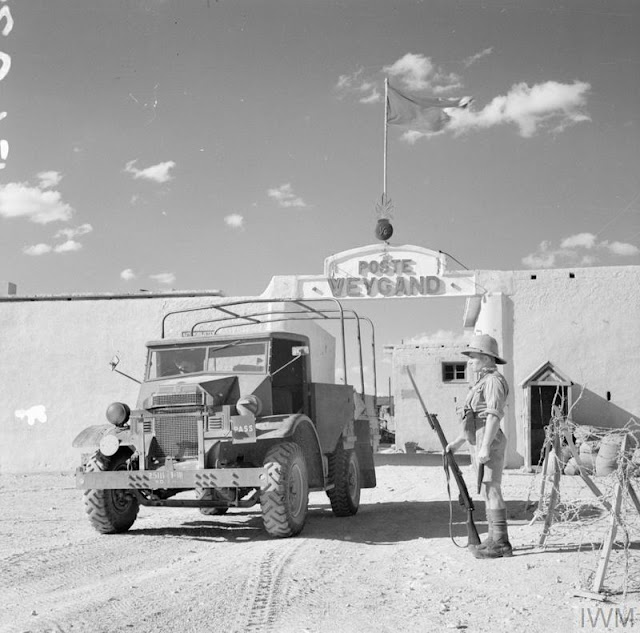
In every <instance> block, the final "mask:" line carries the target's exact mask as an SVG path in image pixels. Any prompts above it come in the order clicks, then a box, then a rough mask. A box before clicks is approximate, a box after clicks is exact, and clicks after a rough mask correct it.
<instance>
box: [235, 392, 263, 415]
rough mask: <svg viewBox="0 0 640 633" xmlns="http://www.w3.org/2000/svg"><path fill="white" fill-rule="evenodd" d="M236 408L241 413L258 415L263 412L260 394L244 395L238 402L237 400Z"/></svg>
mask: <svg viewBox="0 0 640 633" xmlns="http://www.w3.org/2000/svg"><path fill="white" fill-rule="evenodd" d="M236 410H237V411H238V413H239V414H240V415H247V414H249V413H250V414H252V415H254V416H256V417H258V416H259V415H260V413H262V402H261V401H260V398H258V396H256V395H254V394H251V395H249V396H242V397H241V398H240V399H239V400H238V402H236Z"/></svg>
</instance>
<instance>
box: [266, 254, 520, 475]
mask: <svg viewBox="0 0 640 633" xmlns="http://www.w3.org/2000/svg"><path fill="white" fill-rule="evenodd" d="M476 277H477V273H476V272H475V271H470V270H459V269H451V268H449V266H448V257H447V255H446V254H444V253H442V252H438V251H433V250H430V249H427V248H423V247H420V246H415V245H404V246H391V245H389V244H386V243H385V244H373V245H368V246H363V247H360V248H354V249H350V250H347V251H343V252H341V253H337V254H335V255H331V256H330V257H327V258H326V259H325V262H324V270H323V272H322V274H316V275H288V276H277V277H274V278H273V279H272V280H271V283H270V284H269V286H268V288H267V289H266V291H265V292H264V293H263V294H262V298H265V299H266V298H283V297H289V298H295V299H319V298H330V297H333V298H337V299H341V300H359V301H365V302H366V301H381V300H393V299H400V298H402V299H407V298H410V299H416V300H417V299H423V300H425V299H426V300H434V299H435V298H439V297H458V298H466V306H465V310H464V316H463V322H462V326H463V327H464V328H465V330H467V331H468V332H470V333H472V332H474V331H482V332H484V333H487V334H491V335H492V336H494V337H495V338H496V339H497V340H498V342H499V344H500V346H501V349H506V350H507V352H508V351H509V350H510V349H511V347H512V346H511V341H510V340H505V339H507V338H508V337H509V336H510V333H511V328H510V327H509V326H508V323H509V319H508V318H505V315H504V311H505V305H504V302H503V297H502V293H501V292H498V293H491V292H489V291H488V290H487V288H486V287H485V286H484V285H480V284H479V283H478V282H477V279H476ZM409 309H410V308H409ZM481 313H482V318H480V317H481ZM503 324H505V325H506V328H505V327H503ZM505 329H506V332H505ZM412 351H413V350H412ZM450 352H451V354H452V355H453V356H452V359H453V360H454V361H455V360H458V362H459V363H465V361H464V357H462V356H459V350H453V349H452V350H450ZM428 357H429V355H428V354H421V351H420V350H419V349H417V350H415V351H414V352H413V354H412V358H411V359H410V360H409V361H408V362H403V363H395V362H394V363H393V370H392V371H393V377H392V383H393V385H394V387H393V393H394V399H395V401H396V403H397V404H398V405H399V406H397V407H396V412H397V415H396V438H397V439H398V440H399V441H398V443H399V444H401V445H402V444H404V443H405V441H414V440H417V443H418V444H420V446H422V447H424V448H426V449H428V450H439V445H438V440H437V438H436V437H435V436H433V433H432V431H431V430H430V429H428V428H427V427H426V425H425V423H424V420H423V419H422V418H423V414H422V412H421V410H420V409H419V407H418V403H417V400H416V399H415V396H414V394H413V391H412V389H411V385H410V384H409V382H408V377H407V375H406V372H405V371H403V368H404V367H407V366H409V367H412V369H414V370H416V371H417V375H418V381H419V382H420V381H421V374H422V382H423V384H424V386H425V396H426V398H427V399H428V400H429V398H430V385H431V379H430V378H427V376H428V371H427V370H426V369H425V368H421V367H420V359H421V358H422V359H423V360H425V361H427V360H429V358H428ZM430 360H432V361H433V362H438V363H439V362H440V361H439V359H430ZM444 365H446V363H443V372H445V371H446V368H444ZM505 373H506V374H507V379H508V380H509V381H510V382H512V379H513V376H512V375H511V369H510V368H506V372H505ZM445 382H447V383H448V384H447V385H446V386H445V390H446V393H445V394H443V393H441V392H439V391H438V392H435V391H431V396H433V397H435V398H436V402H438V403H439V406H440V407H443V408H446V411H445V410H442V411H440V413H441V416H442V418H441V422H442V423H443V427H444V428H445V433H447V435H453V434H454V433H456V432H457V428H456V425H457V421H456V419H455V402H456V400H457V399H458V398H460V397H461V396H462V397H464V393H465V392H466V388H467V387H468V386H469V384H468V378H467V379H465V380H458V381H455V380H454V381H447V380H446V379H445ZM465 383H466V384H465ZM445 398H446V404H445V402H444V399H445ZM512 398H513V396H511V400H512ZM512 412H513V406H512V407H511V412H510V413H507V416H506V419H505V423H504V424H505V427H506V429H505V430H507V432H508V435H510V436H511V440H510V450H509V452H508V464H509V465H510V466H519V465H521V464H522V458H521V457H519V456H518V454H517V451H516V430H515V418H514V416H513V413H512ZM398 413H400V414H401V415H400V416H399V415H398ZM509 431H511V432H510V433H509Z"/></svg>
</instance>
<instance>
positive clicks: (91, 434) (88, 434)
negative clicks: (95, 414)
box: [71, 424, 133, 450]
mask: <svg viewBox="0 0 640 633" xmlns="http://www.w3.org/2000/svg"><path fill="white" fill-rule="evenodd" d="M107 435H115V436H116V437H117V438H118V439H119V440H120V445H121V446H133V440H132V438H131V429H130V428H129V427H126V428H123V427H119V426H114V425H113V424H94V425H93V426H88V427H87V428H86V429H83V430H82V431H80V433H78V435H76V437H75V439H74V440H73V442H72V444H71V446H73V448H91V449H94V450H98V448H99V447H100V440H101V439H102V438H103V437H105V436H107Z"/></svg>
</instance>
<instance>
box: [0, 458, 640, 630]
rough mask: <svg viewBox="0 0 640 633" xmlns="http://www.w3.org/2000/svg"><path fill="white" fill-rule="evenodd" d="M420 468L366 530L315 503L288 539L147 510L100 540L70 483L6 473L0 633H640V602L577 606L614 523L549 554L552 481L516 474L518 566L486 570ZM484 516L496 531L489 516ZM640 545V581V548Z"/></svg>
mask: <svg viewBox="0 0 640 633" xmlns="http://www.w3.org/2000/svg"><path fill="white" fill-rule="evenodd" d="M402 457H405V456H402ZM406 457H409V456H406ZM419 457H422V458H423V459H422V461H421V462H420V464H419V465H411V464H407V463H406V461H407V460H405V463H404V465H403V464H393V465H382V466H379V467H378V469H377V472H378V487H377V488H375V489H371V490H365V491H363V494H362V504H361V507H360V511H359V513H358V514H357V515H356V516H354V517H350V518H340V519H339V518H335V517H333V515H332V513H331V510H330V507H329V505H328V499H327V498H326V496H325V495H324V493H312V494H311V495H310V513H309V517H308V522H307V525H306V526H305V529H304V531H303V532H302V534H301V535H300V536H298V537H295V538H291V539H282V540H273V539H270V538H269V537H267V535H266V534H265V533H264V532H263V530H262V527H261V519H260V515H259V513H258V512H257V508H256V509H252V510H250V511H249V510H232V511H231V512H229V513H228V514H227V515H225V516H222V517H206V516H203V515H201V514H200V513H199V512H198V511H197V510H194V509H163V508H141V510H140V514H139V517H138V520H137V522H136V523H135V524H134V526H133V528H132V529H131V530H130V531H129V532H128V533H126V534H124V535H118V536H102V535H100V534H98V533H97V532H95V531H94V530H93V528H92V527H91V526H90V524H89V522H88V520H87V519H86V517H85V515H84V509H83V503H82V492H81V491H79V490H76V489H75V482H74V477H73V475H72V474H71V473H62V474H61V473H57V474H39V475H3V476H1V477H0V508H1V509H2V512H1V514H0V630H1V631H3V632H8V633H26V632H33V633H36V632H38V633H43V632H45V631H56V632H64V633H68V632H70V631H74V632H84V631H87V632H95V633H107V632H113V633H115V632H121V631H132V632H136V633H138V632H139V633H147V632H148V633H162V632H164V631H184V632H197V633H200V632H201V631H202V632H204V631H209V632H218V631H226V632H230V633H241V632H245V631H255V632H262V631H264V632H269V633H294V632H295V633H312V632H325V631H326V632H335V631H337V632H354V633H355V632H357V633H362V632H365V633H366V632H389V633H396V632H397V631H403V632H406V633H410V632H413V631H429V632H436V633H437V632H439V631H447V630H467V631H474V632H475V631H487V632H491V633H496V632H509V633H512V632H517V631H527V632H530V633H536V632H540V633H542V632H544V633H549V632H554V631H584V630H614V629H622V630H640V593H639V592H638V591H637V590H634V591H631V592H630V593H628V594H627V595H626V597H624V596H621V595H618V596H613V598H612V600H613V601H614V604H611V603H600V602H596V601H593V600H590V599H587V598H581V597H575V596H574V593H575V591H576V589H579V588H580V587H581V586H584V587H586V583H587V582H588V578H589V575H590V574H592V573H593V571H594V570H595V568H596V566H597V561H598V554H597V552H595V551H593V550H592V547H591V546H590V543H591V542H593V543H595V544H597V543H598V542H599V541H600V540H601V538H602V533H603V530H605V529H606V526H607V523H606V520H605V521H600V522H596V523H595V524H590V526H589V527H587V528H584V527H583V526H580V525H574V526H569V527H568V528H567V527H566V526H558V528H557V530H554V531H553V532H552V538H550V539H549V547H548V548H546V549H545V550H540V549H537V548H536V547H535V546H536V544H537V542H538V539H539V536H540V533H541V529H542V525H541V523H539V522H538V523H534V524H530V519H531V517H532V512H531V509H527V508H526V507H525V500H526V499H527V497H528V495H529V491H530V490H531V489H532V488H533V489H536V488H537V487H538V486H539V478H538V479H537V480H535V479H534V477H533V475H529V474H524V473H520V472H515V471H509V472H508V473H507V474H506V477H505V482H504V493H505V497H506V498H507V499H508V500H509V515H510V534H511V540H512V542H513V544H514V546H515V547H516V551H515V555H514V556H513V558H510V559H501V560H491V561H477V560H475V559H474V558H473V557H472V556H471V554H470V553H469V551H467V550H465V549H459V548H457V547H456V546H455V545H454V544H453V543H452V541H451V540H450V538H449V505H448V502H447V493H446V485H445V478H444V474H443V471H442V469H441V466H440V461H439V457H437V456H419ZM416 461H417V460H416ZM463 470H464V472H465V477H467V480H468V481H469V482H471V481H472V477H471V473H470V471H469V468H468V467H464V468H463ZM469 487H470V488H471V486H469ZM562 492H563V500H566V499H569V498H571V499H577V498H580V497H584V499H585V500H589V499H590V500H591V501H593V497H592V496H591V495H590V493H589V491H587V490H586V489H585V487H584V485H582V484H581V482H580V481H579V479H578V478H576V477H563V478H562ZM533 497H534V498H537V493H536V494H534V495H533ZM476 510H477V511H476V519H477V523H478V528H479V531H480V532H481V533H483V532H485V531H486V524H485V523H484V505H483V504H482V503H481V502H477V503H476ZM463 521H464V514H463V512H462V511H461V510H460V509H459V506H458V505H457V501H455V502H454V525H453V532H454V535H455V536H456V538H457V541H458V542H459V543H460V544H462V545H464V544H465V543H466V529H465V526H464V522H463ZM585 530H587V531H585ZM633 536H634V542H633V544H632V549H631V555H632V566H635V569H638V568H640V563H639V561H640V558H638V557H637V555H638V551H636V547H640V545H638V541H640V534H638V533H636V534H635V535H633ZM621 556H623V553H622V552H614V556H613V559H612V563H611V569H612V573H611V574H610V575H609V577H608V582H610V583H613V585H615V586H614V587H613V590H619V589H620V583H619V578H617V577H616V573H617V572H616V570H619V569H620V567H621V564H622V563H621V560H622V558H621ZM634 557H635V558H634ZM599 608H600V609H601V612H598V609H599ZM615 609H618V614H617V615H618V616H619V617H618V620H617V621H616V620H615V619H614V617H615V614H614V611H615ZM607 615H608V616H610V619H609V626H608V627H607V626H604V622H605V620H604V618H605V616H607ZM629 615H631V618H629ZM600 616H602V617H600ZM594 618H595V619H596V622H595V623H594ZM623 624H624V626H623Z"/></svg>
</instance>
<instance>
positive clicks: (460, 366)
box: [442, 363, 467, 382]
mask: <svg viewBox="0 0 640 633" xmlns="http://www.w3.org/2000/svg"><path fill="white" fill-rule="evenodd" d="M442 381H443V382H467V363H442Z"/></svg>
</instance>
